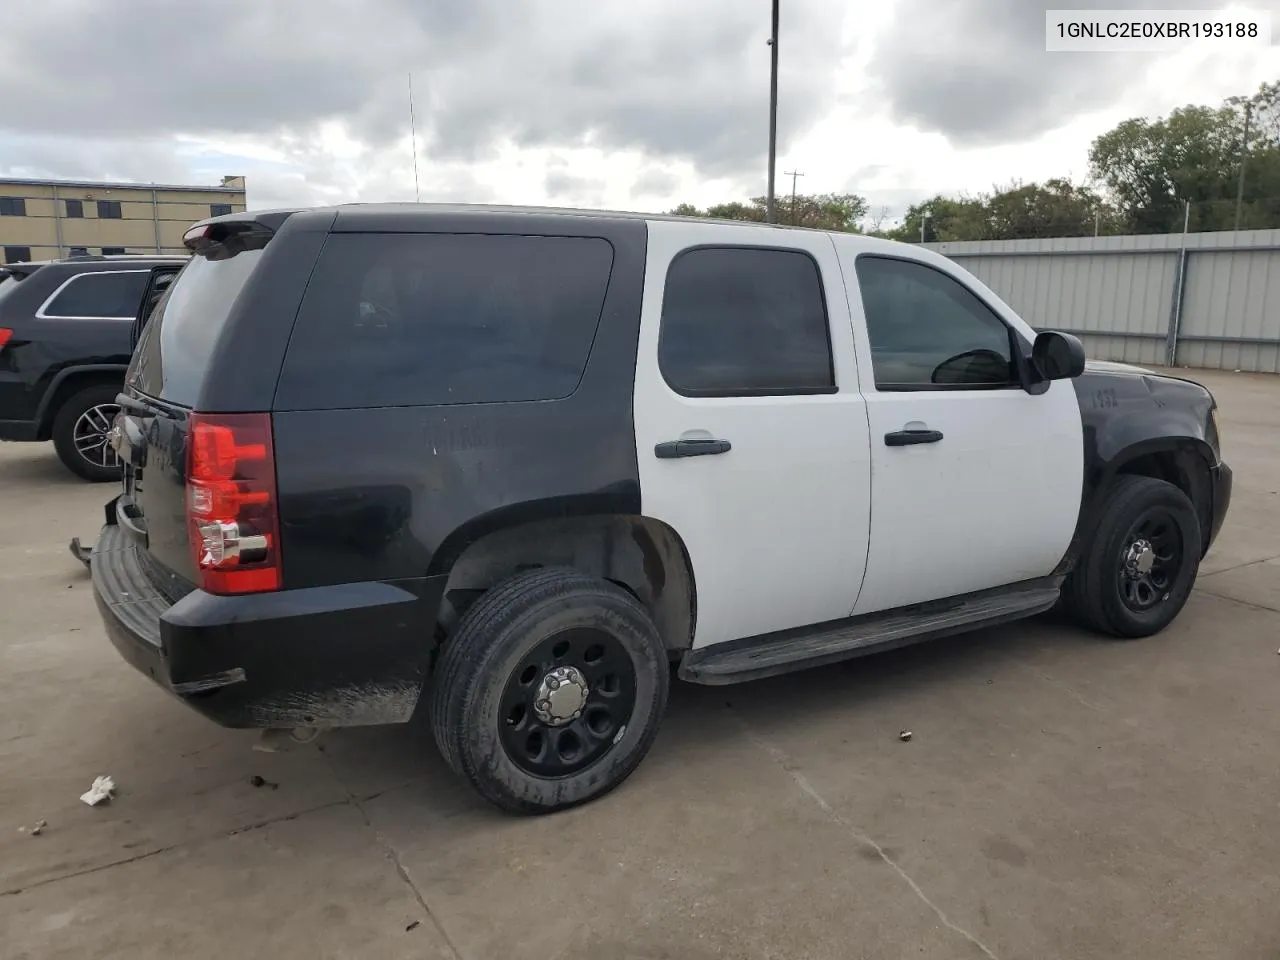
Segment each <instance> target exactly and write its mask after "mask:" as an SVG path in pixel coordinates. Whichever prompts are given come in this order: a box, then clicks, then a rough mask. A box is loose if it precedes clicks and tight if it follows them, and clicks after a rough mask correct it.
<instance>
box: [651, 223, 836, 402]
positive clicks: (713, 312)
mask: <svg viewBox="0 0 1280 960" xmlns="http://www.w3.org/2000/svg"><path fill="white" fill-rule="evenodd" d="M658 362H659V365H660V366H661V368H662V375H663V376H664V377H665V378H666V380H667V382H668V383H669V384H670V385H671V386H672V387H673V388H674V389H675V390H677V391H679V392H680V393H683V394H687V395H691V396H727V395H751V394H755V395H769V394H773V395H777V394H787V393H829V392H834V390H835V378H834V375H833V373H832V368H831V342H830V338H829V336H828V330H827V311H826V305H825V301H824V300H823V293H822V282H821V280H820V279H819V276H818V265H817V264H816V263H814V261H813V259H812V258H811V257H809V256H808V255H807V254H804V253H799V252H796V251H788V250H761V249H751V248H713V247H708V248H701V249H695V250H689V251H686V252H685V253H682V254H680V255H679V256H678V257H676V259H675V260H674V261H672V263H671V266H670V268H669V269H668V270H667V286H666V291H665V292H664V294H663V298H662V331H661V334H660V336H659V342H658Z"/></svg>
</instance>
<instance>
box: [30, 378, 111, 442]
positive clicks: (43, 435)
mask: <svg viewBox="0 0 1280 960" xmlns="http://www.w3.org/2000/svg"><path fill="white" fill-rule="evenodd" d="M123 382H124V372H123V371H121V372H118V373H117V372H114V371H110V370H86V371H85V372H84V373H72V374H68V375H67V376H66V377H64V378H63V379H62V380H61V381H60V382H59V383H58V385H57V386H56V387H54V388H53V396H51V397H50V398H49V402H48V403H46V404H45V407H44V410H43V412H41V414H40V432H39V435H38V436H39V439H41V440H48V439H50V438H51V437H52V436H53V419H54V417H56V416H57V415H58V410H59V409H60V408H61V407H62V405H63V404H64V403H66V401H67V398H68V397H70V396H71V395H72V394H73V393H78V392H79V391H81V390H83V389H84V388H85V387H93V386H97V385H99V384H103V385H107V386H111V385H119V384H122V383H123Z"/></svg>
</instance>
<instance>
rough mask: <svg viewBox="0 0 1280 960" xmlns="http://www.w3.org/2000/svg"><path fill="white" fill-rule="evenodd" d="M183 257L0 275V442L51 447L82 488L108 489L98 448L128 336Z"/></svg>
mask: <svg viewBox="0 0 1280 960" xmlns="http://www.w3.org/2000/svg"><path fill="white" fill-rule="evenodd" d="M186 260H187V258H186V257H183V256H136V255H135V256H104V257H72V258H69V259H65V260H48V261H43V262H37V263H11V264H7V265H6V266H3V267H0V440H32V441H44V440H52V441H53V443H54V446H55V448H56V449H57V451H58V456H59V457H60V458H61V459H62V462H63V463H64V464H66V465H67V467H68V468H69V469H70V470H72V471H73V472H74V473H76V474H78V475H79V476H81V477H83V478H84V479H86V480H93V481H107V480H118V479H119V477H120V463H119V461H118V459H117V458H116V453H115V451H114V450H113V449H112V447H111V445H110V444H109V443H108V442H107V434H108V432H109V431H110V429H111V423H112V421H113V420H114V419H115V415H116V413H117V412H118V411H119V409H120V408H119V406H117V404H116V395H117V394H118V393H119V392H120V387H121V385H122V384H123V382H124V372H125V369H126V368H127V367H128V365H129V356H130V354H132V353H133V345H134V342H135V341H136V339H137V334H138V328H139V327H140V326H141V322H142V320H143V319H144V318H145V317H146V316H147V314H148V313H149V312H150V309H151V307H153V306H154V305H155V303H156V301H157V299H158V298H159V296H160V294H161V293H163V292H164V289H165V288H166V287H167V286H168V284H169V283H170V282H171V281H172V280H173V277H174V276H175V275H176V274H177V272H178V271H179V270H180V269H181V268H182V265H183V264H184V263H185V262H186Z"/></svg>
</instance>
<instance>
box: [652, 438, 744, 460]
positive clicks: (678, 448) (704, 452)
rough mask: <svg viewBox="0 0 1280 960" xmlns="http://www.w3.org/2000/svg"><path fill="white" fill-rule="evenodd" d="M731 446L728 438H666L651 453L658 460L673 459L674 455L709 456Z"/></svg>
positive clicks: (727, 450)
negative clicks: (665, 440)
mask: <svg viewBox="0 0 1280 960" xmlns="http://www.w3.org/2000/svg"><path fill="white" fill-rule="evenodd" d="M732 447H733V444H731V443H730V442H729V441H728V440H711V439H697V440H668V441H667V442H666V443H659V444H656V445H655V446H654V448H653V455H654V456H655V457H657V458H658V459H659V460H674V459H675V458H676V457H709V456H712V455H713V454H717V453H728V452H729V450H730V449H731V448H732Z"/></svg>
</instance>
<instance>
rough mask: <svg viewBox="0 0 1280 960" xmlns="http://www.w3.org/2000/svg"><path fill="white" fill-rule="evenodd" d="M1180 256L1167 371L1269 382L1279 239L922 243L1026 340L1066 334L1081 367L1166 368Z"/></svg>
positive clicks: (1278, 316) (1279, 334) (1275, 365)
mask: <svg viewBox="0 0 1280 960" xmlns="http://www.w3.org/2000/svg"><path fill="white" fill-rule="evenodd" d="M1184 245H1185V247H1186V250H1187V257H1186V277H1185V282H1184V284H1183V295H1182V303H1181V308H1180V309H1181V313H1180V319H1179V326H1178V335H1179V344H1178V351H1177V362H1178V363H1179V364H1184V365H1187V366H1203V367H1216V368H1222V369H1227V370H1249V371H1260V372H1266V373H1280V231H1277V230H1253V231H1241V232H1240V233H1200V234H1189V235H1187V236H1185V237H1183V236H1181V235H1179V234H1171V235H1163V236H1129V237H1064V238H1046V239H1041V240H980V241H967V242H947V243H931V244H928V246H929V247H930V248H931V249H933V250H936V251H937V252H939V253H941V254H943V255H944V256H947V257H950V258H951V259H953V260H955V261H956V262H957V263H958V264H960V265H961V266H963V267H964V268H965V269H966V270H968V271H969V272H971V273H972V274H973V275H974V276H976V277H978V279H980V280H981V281H982V282H983V283H985V284H986V285H987V286H989V287H990V288H991V289H992V290H994V291H995V292H996V293H997V294H998V295H999V296H1000V297H1001V298H1002V299H1004V300H1005V301H1006V302H1007V303H1008V304H1009V305H1010V306H1011V307H1012V308H1013V309H1014V310H1016V311H1017V312H1018V313H1019V314H1020V315H1021V316H1022V317H1023V318H1025V319H1026V321H1027V322H1028V323H1030V324H1031V325H1032V326H1034V327H1036V328H1037V329H1059V330H1069V331H1073V332H1076V333H1078V334H1080V335H1081V338H1082V339H1083V340H1084V343H1085V348H1086V350H1087V351H1088V353H1089V355H1090V356H1091V357H1096V358H1098V359H1105V360H1121V361H1127V362H1130V363H1142V364H1154V363H1163V362H1164V361H1165V359H1166V357H1167V352H1166V351H1167V336H1168V331H1169V324H1170V322H1171V319H1172V317H1173V314H1174V298H1175V295H1176V289H1177V265H1178V259H1179V251H1180V249H1181V248H1182V247H1183V246H1184ZM1268 248H1271V249H1268ZM1184 338H1187V339H1184ZM1201 338H1205V339H1201ZM1269 341H1270V342H1269Z"/></svg>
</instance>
